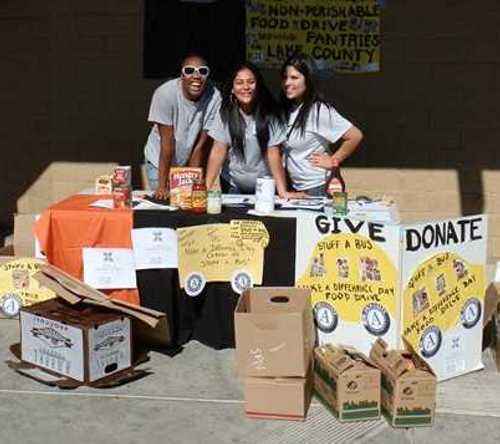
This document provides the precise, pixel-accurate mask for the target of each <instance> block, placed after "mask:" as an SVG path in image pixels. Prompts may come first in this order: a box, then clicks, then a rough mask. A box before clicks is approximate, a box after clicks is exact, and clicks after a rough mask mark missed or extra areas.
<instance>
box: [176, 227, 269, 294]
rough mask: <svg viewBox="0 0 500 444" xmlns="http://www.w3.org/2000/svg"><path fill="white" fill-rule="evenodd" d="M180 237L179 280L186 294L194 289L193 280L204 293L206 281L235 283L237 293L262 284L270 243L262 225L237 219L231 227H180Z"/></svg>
mask: <svg viewBox="0 0 500 444" xmlns="http://www.w3.org/2000/svg"><path fill="white" fill-rule="evenodd" d="M177 234H178V239H179V243H178V254H179V281H180V285H181V287H182V288H186V290H187V291H188V290H189V289H190V288H191V287H193V288H194V284H193V282H192V281H193V280H194V277H197V278H198V279H199V280H200V282H202V283H201V284H199V285H197V286H196V288H197V289H199V288H201V290H202V289H203V288H202V287H203V286H204V283H205V282H213V281H222V282H224V281H230V280H232V283H233V289H235V291H236V292H237V293H241V292H242V291H243V290H244V289H245V288H247V287H250V286H252V285H253V284H261V283H262V273H263V266H264V248H265V247H266V246H267V244H268V242H269V232H268V231H267V229H266V227H265V226H264V224H263V223H262V222H260V221H256V220H234V221H231V223H230V224H208V225H200V226H195V227H188V228H179V229H177ZM201 290H200V292H201ZM195 293H196V291H194V292H193V294H191V295H192V296H195V295H196V294H195ZM198 294H199V293H198Z"/></svg>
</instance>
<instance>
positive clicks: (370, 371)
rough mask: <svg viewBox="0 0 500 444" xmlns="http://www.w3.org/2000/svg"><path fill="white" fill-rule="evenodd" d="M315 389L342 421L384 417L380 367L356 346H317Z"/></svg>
mask: <svg viewBox="0 0 500 444" xmlns="http://www.w3.org/2000/svg"><path fill="white" fill-rule="evenodd" d="M314 392H315V394H316V396H317V397H318V398H319V399H320V400H321V401H322V402H323V404H325V405H326V407H328V408H329V409H330V410H331V411H332V412H333V414H334V415H335V416H336V417H337V418H338V419H339V421H341V422H347V421H362V420H374V419H378V418H379V417H380V370H379V369H378V368H377V366H376V365H375V363H374V362H372V361H371V360H370V359H369V358H368V357H367V356H365V355H363V354H362V353H360V352H358V351H356V350H355V349H353V348H350V347H343V346H338V345H333V344H325V345H323V346H321V347H316V348H315V349H314Z"/></svg>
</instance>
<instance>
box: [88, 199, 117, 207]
mask: <svg viewBox="0 0 500 444" xmlns="http://www.w3.org/2000/svg"><path fill="white" fill-rule="evenodd" d="M89 207H95V208H113V199H98V200H96V201H94V202H92V203H91V204H89Z"/></svg>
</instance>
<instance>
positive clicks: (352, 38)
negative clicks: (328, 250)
mask: <svg viewBox="0 0 500 444" xmlns="http://www.w3.org/2000/svg"><path fill="white" fill-rule="evenodd" d="M380 4H381V1H380V0H287V1H286V2H285V1H281V0H247V6H246V38H247V59H248V60H250V61H252V62H254V63H255V64H257V65H260V66H263V67H272V68H279V67H281V65H282V63H283V62H284V61H285V59H286V58H287V57H288V56H290V55H292V54H293V53H295V52H303V53H306V54H308V55H310V56H311V57H312V58H313V59H314V60H315V61H316V63H317V65H318V68H319V69H322V70H331V69H333V70H335V71H339V72H369V71H379V69H380Z"/></svg>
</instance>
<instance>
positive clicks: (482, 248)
mask: <svg viewBox="0 0 500 444" xmlns="http://www.w3.org/2000/svg"><path fill="white" fill-rule="evenodd" d="M487 232H488V231H487V220H486V217H485V216H483V215H478V216H468V217H462V218H459V219H445V220H441V221H433V222H427V223H424V224H417V225H407V226H405V227H404V230H403V252H402V267H401V268H402V288H403V291H402V297H403V310H402V337H403V339H404V340H405V342H406V343H407V344H408V345H409V346H410V347H411V348H412V349H413V350H415V352H416V353H418V354H419V355H420V356H421V357H422V358H423V359H424V360H425V361H426V362H427V364H428V365H429V366H430V367H431V368H432V370H433V372H434V373H435V374H436V377H437V379H438V381H443V380H445V379H449V378H453V377H455V376H458V375H462V374H465V373H468V372H471V371H474V370H479V369H481V368H482V367H483V364H482V362H481V355H482V349H481V344H482V335H483V325H482V319H483V304H484V292H485V277H484V270H485V263H486V238H487Z"/></svg>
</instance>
